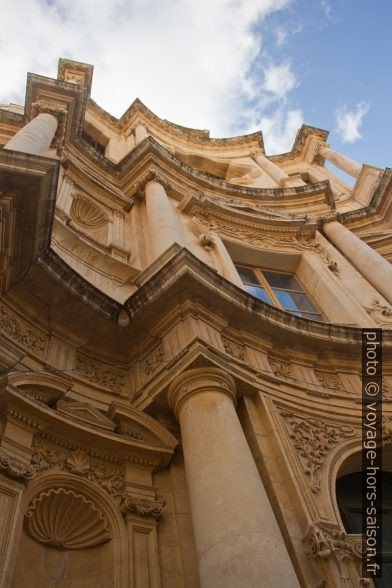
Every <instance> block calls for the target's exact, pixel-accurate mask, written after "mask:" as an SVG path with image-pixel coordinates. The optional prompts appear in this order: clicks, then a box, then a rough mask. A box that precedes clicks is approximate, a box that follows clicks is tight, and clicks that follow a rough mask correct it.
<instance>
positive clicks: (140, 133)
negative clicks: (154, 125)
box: [135, 125, 148, 145]
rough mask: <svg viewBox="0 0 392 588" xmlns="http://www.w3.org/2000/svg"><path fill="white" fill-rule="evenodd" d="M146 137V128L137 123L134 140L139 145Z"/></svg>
mask: <svg viewBox="0 0 392 588" xmlns="http://www.w3.org/2000/svg"><path fill="white" fill-rule="evenodd" d="M146 137H148V133H147V129H146V127H144V126H143V125H138V126H137V127H136V128H135V141H136V145H139V143H141V142H142V141H143V140H144V139H145V138H146Z"/></svg>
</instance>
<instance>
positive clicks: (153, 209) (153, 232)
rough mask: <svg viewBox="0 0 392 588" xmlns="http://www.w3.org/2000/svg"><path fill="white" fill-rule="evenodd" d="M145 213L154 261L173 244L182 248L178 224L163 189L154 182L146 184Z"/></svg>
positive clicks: (182, 242)
mask: <svg viewBox="0 0 392 588" xmlns="http://www.w3.org/2000/svg"><path fill="white" fill-rule="evenodd" d="M145 196H146V212H147V221H148V232H149V237H150V243H151V249H152V258H153V259H156V258H157V257H159V256H160V255H161V254H162V253H164V252H165V251H166V250H167V249H168V248H169V247H170V246H171V245H173V243H178V244H179V245H181V246H183V245H184V241H183V237H182V233H181V228H180V223H179V221H178V219H177V216H176V213H175V211H174V210H173V207H172V205H171V202H170V200H169V198H168V196H167V194H166V191H165V188H164V187H163V186H162V184H160V183H159V182H158V181H156V180H152V181H150V182H148V183H147V184H146V187H145Z"/></svg>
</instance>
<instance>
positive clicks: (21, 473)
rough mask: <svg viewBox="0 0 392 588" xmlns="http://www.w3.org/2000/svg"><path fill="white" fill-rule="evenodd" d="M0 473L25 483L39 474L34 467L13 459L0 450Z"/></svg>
mask: <svg viewBox="0 0 392 588" xmlns="http://www.w3.org/2000/svg"><path fill="white" fill-rule="evenodd" d="M0 472H1V473H3V474H5V475H7V476H8V477H10V478H14V479H17V480H21V481H22V482H25V483H26V482H29V481H30V480H31V479H32V478H34V476H35V475H36V473H37V472H36V469H35V468H34V466H32V465H30V464H27V463H24V462H23V461H21V460H20V459H17V458H16V457H11V456H10V455H8V453H6V452H5V451H4V450H3V449H0Z"/></svg>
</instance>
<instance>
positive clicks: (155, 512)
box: [120, 494, 166, 519]
mask: <svg viewBox="0 0 392 588" xmlns="http://www.w3.org/2000/svg"><path fill="white" fill-rule="evenodd" d="M165 504H166V503H165V501H164V500H151V499H148V498H139V497H138V498H136V497H135V496H132V495H131V494H124V495H123V496H122V497H121V504H120V510H121V512H122V514H123V515H124V516H126V515H128V514H129V513H135V514H138V515H140V516H142V517H152V518H154V519H158V518H159V517H160V516H161V514H162V510H163V508H164V506H165Z"/></svg>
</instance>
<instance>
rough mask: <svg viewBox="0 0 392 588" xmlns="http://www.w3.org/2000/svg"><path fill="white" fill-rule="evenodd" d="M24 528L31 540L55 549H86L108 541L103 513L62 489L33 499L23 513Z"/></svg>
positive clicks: (49, 491)
mask: <svg viewBox="0 0 392 588" xmlns="http://www.w3.org/2000/svg"><path fill="white" fill-rule="evenodd" d="M25 526H26V528H27V531H28V532H29V533H30V535H31V536H32V537H33V539H35V540H36V541H38V542H39V543H44V544H46V545H48V546H50V547H55V548H57V549H88V548H89V547H96V546H97V545H101V544H102V543H107V542H108V541H110V539H111V534H110V531H109V529H108V524H107V521H106V519H105V517H104V515H103V514H102V511H101V510H100V509H99V508H98V507H97V506H96V505H95V504H94V503H93V502H92V501H91V500H88V499H87V498H85V497H84V496H82V495H81V494H76V492H74V491H73V490H64V488H56V489H55V488H52V489H50V490H48V491H45V492H41V494H39V495H38V496H36V497H35V498H34V499H33V500H32V502H31V503H30V506H29V507H28V509H27V511H26V514H25Z"/></svg>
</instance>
